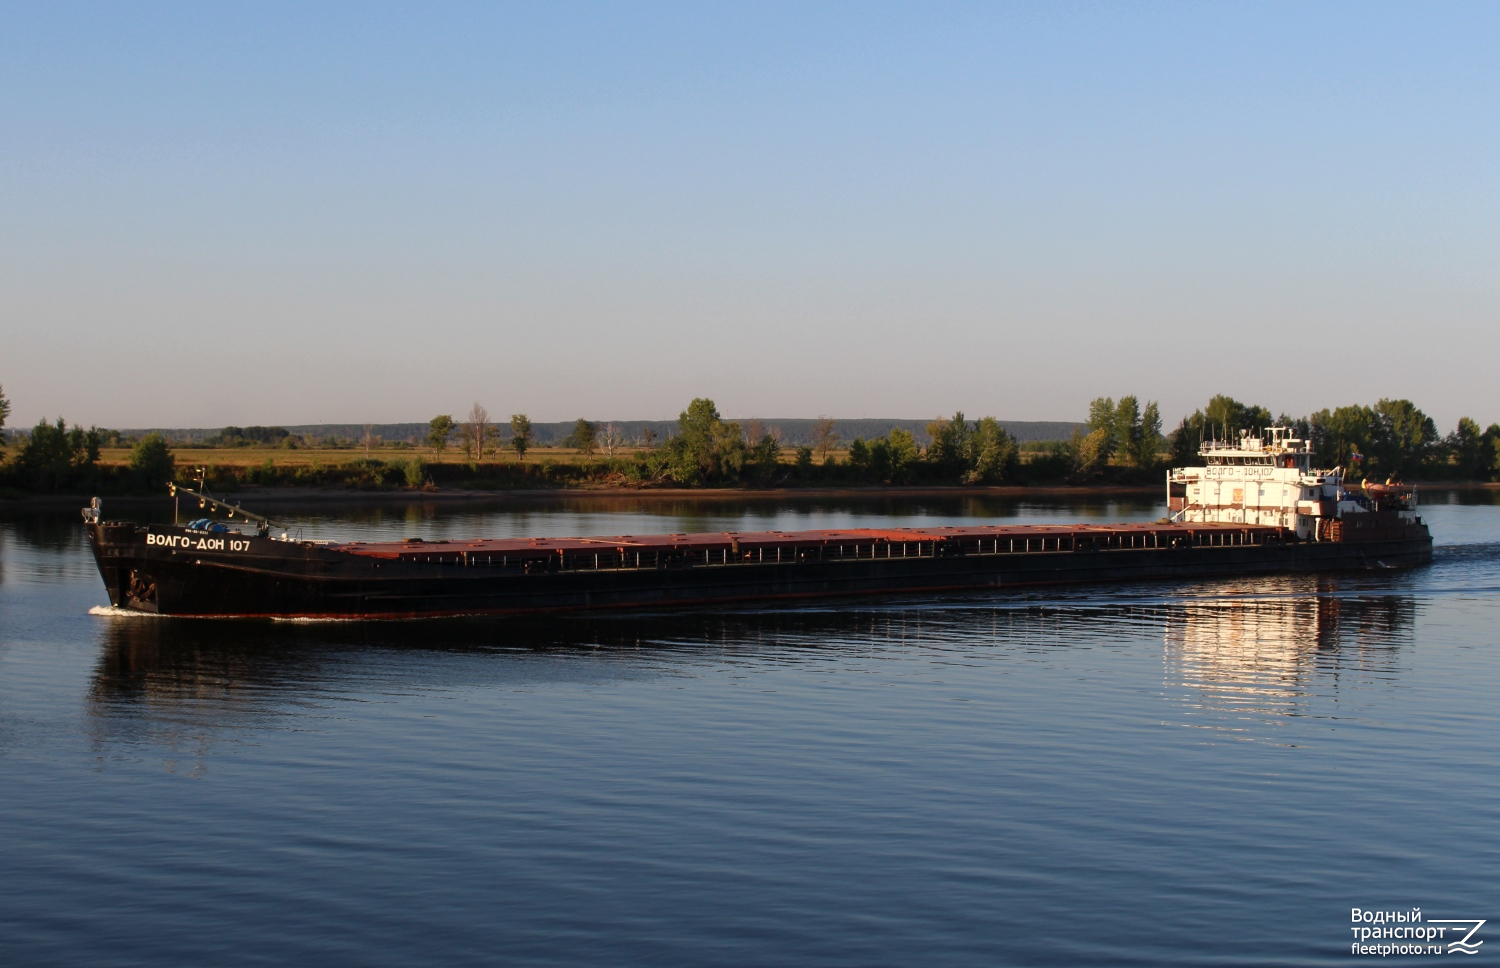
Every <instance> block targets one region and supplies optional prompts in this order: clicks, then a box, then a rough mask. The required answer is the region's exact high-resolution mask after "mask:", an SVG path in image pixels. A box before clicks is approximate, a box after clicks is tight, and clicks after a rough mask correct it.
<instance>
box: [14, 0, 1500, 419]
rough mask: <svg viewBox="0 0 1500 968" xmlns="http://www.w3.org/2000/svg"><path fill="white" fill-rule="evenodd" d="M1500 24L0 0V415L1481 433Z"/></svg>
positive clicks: (1491, 10)
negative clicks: (1099, 404) (701, 403)
mask: <svg viewBox="0 0 1500 968" xmlns="http://www.w3.org/2000/svg"><path fill="white" fill-rule="evenodd" d="M1497 50H1500V5H1496V4H1493V3H1486V4H1462V3H1443V4H1407V5H1395V4H1372V3H1349V4H1339V3H1319V4H1306V3H1295V4H1285V5H1276V4H1203V3H1183V4H1138V5H1129V4H1102V3H1088V4H1077V5H1069V4H1058V3H1046V4H1036V5H1001V4H974V5H964V4H955V5H946V4H935V3H917V4H909V5H883V4H869V3H856V4H847V5H843V4H808V3H789V4H784V5H777V4H773V3H767V2H756V3H750V4H743V5H731V4H704V3H693V4H687V3H684V4H680V5H668V4H629V5H627V4H607V3H599V4H540V3H525V4H515V5H503V4H474V5H454V4H435V3H423V4H412V5H405V6H402V5H389V4H385V5H377V4H371V3H359V4H348V5H335V4H307V3H297V4H288V5H283V6H278V5H275V4H271V3H265V2H257V3H253V4H244V5H240V6H233V5H230V4H201V3H184V4H180V5H160V4H147V3H139V4H117V3H111V4H98V5H69V4H28V3H13V4H9V5H7V6H6V7H4V8H3V10H0V384H3V385H4V387H5V390H6V392H7V393H8V394H9V395H10V396H11V398H12V399H13V401H14V402H15V405H16V413H15V415H14V417H13V418H12V425H13V426H16V425H26V424H30V423H31V422H34V421H35V420H36V419H37V418H38V417H41V416H43V415H52V416H56V415H58V414H61V415H64V416H66V417H68V418H69V419H70V420H79V421H82V422H84V423H95V424H99V425H101V426H117V427H118V426H142V425H172V426H184V425H192V426H215V425H219V424H223V423H237V424H250V423H304V422H314V421H335V420H337V421H395V420H407V419H426V418H427V417H429V416H431V415H432V414H434V413H439V412H450V413H455V414H456V413H461V412H462V411H464V410H466V409H467V407H468V405H469V404H470V403H472V402H473V401H475V400H478V401H480V402H482V403H484V404H485V405H486V406H487V407H488V408H489V409H490V411H491V412H492V413H495V414H499V415H505V414H509V413H511V412H514V411H526V412H528V413H530V414H531V415H532V417H533V418H534V419H544V420H545V419H567V418H572V417H576V416H580V415H584V416H590V417H614V418H649V417H668V416H675V415H676V413H677V411H678V410H679V409H681V408H682V406H683V405H685V403H686V402H687V400H688V399H690V398H691V397H693V396H697V395H706V396H712V397H713V398H715V399H716V400H717V401H718V403H719V404H720V407H721V409H722V410H724V411H725V412H727V413H730V414H733V415H739V416H751V415H760V416H813V415H817V414H820V413H828V414H833V415H835V416H846V417H857V416H931V415H935V414H937V413H940V412H944V413H946V412H951V411H953V410H954V409H957V408H962V409H963V410H964V411H966V412H967V413H969V414H970V415H972V416H978V415H982V414H994V415H997V416H999V417H1002V418H1009V419H1070V418H1071V419H1078V418H1081V417H1082V416H1083V414H1084V410H1085V408H1086V405H1087V402H1088V400H1089V399H1090V398H1092V397H1094V396H1098V395H1113V396H1118V395H1120V394H1122V393H1131V392H1133V393H1136V394H1138V395H1140V396H1141V397H1142V398H1154V399H1158V400H1160V401H1161V403H1162V406H1163V410H1164V413H1165V414H1166V416H1167V417H1168V419H1169V421H1170V422H1175V420H1176V418H1177V417H1178V416H1180V415H1181V414H1182V413H1183V412H1184V411H1186V410H1189V409H1191V408H1192V407H1194V406H1197V405H1200V404H1201V403H1202V402H1203V401H1204V400H1205V399H1206V398H1207V397H1208V396H1209V395H1210V394H1212V393H1215V392H1227V393H1231V394H1233V395H1235V396H1237V397H1240V398H1241V399H1245V400H1249V401H1253V402H1258V403H1262V404H1264V405H1266V406H1268V407H1270V408H1271V409H1272V410H1273V411H1279V410H1286V411H1291V412H1294V413H1303V412H1306V411H1308V410H1310V409H1314V408H1316V407H1320V406H1324V405H1337V404H1341V403H1349V402H1373V401H1374V400H1375V399H1376V398H1377V397H1381V396H1409V397H1411V398H1412V399H1414V400H1415V401H1416V402H1417V403H1418V404H1419V405H1420V406H1422V407H1424V408H1425V409H1427V411H1428V412H1429V413H1431V414H1432V415H1433V416H1434V417H1436V418H1437V419H1438V421H1439V423H1440V425H1441V426H1442V429H1444V430H1447V429H1448V428H1449V427H1451V425H1452V423H1453V421H1454V420H1456V419H1457V417H1459V416H1460V415H1461V414H1470V415H1472V416H1474V417H1476V418H1478V419H1481V420H1482V421H1484V422H1486V423H1487V422H1489V421H1491V420H1500V393H1497V392H1496V379H1495V371H1496V360H1497V358H1500V352H1497V351H1500V326H1497V323H1500V312H1497V310H1500V138H1497V124H1500V57H1497V55H1496V52H1497Z"/></svg>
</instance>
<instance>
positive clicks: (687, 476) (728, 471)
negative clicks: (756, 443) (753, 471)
mask: <svg viewBox="0 0 1500 968" xmlns="http://www.w3.org/2000/svg"><path fill="white" fill-rule="evenodd" d="M661 453H662V460H663V463H664V467H665V469H666V472H667V473H668V474H669V475H670V476H671V477H672V478H673V479H674V480H676V481H678V482H679V483H682V484H707V483H715V482H719V481H732V480H737V479H738V478H739V476H740V472H741V471H742V470H743V469H744V466H745V441H744V440H743V438H742V437H741V435H740V425H739V424H737V423H725V422H724V419H723V418H722V417H721V416H720V415H719V409H718V407H716V406H714V402H713V401H712V400H709V399H707V398H704V397H699V398H698V399H695V400H694V401H693V402H692V403H690V404H688V408H687V409H686V410H684V411H682V413H681V414H680V415H678V417H677V434H676V436H674V437H672V438H671V439H670V440H668V441H667V442H666V444H665V445H664V446H663V447H662V449H661Z"/></svg>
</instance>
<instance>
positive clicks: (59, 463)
mask: <svg viewBox="0 0 1500 968" xmlns="http://www.w3.org/2000/svg"><path fill="white" fill-rule="evenodd" d="M99 443H100V435H99V431H98V430H97V429H96V428H90V429H88V430H84V429H83V428H82V427H74V428H72V429H71V430H69V429H68V425H67V422H66V421H64V420H63V419H62V418H61V417H58V418H57V423H56V424H49V423H47V421H45V420H43V421H41V422H39V423H38V424H37V425H36V426H35V427H33V428H32V429H31V436H30V437H28V438H27V439H26V443H25V444H23V445H22V447H21V452H20V453H19V454H18V455H17V456H16V471H17V474H18V475H19V477H20V479H21V481H22V483H23V484H25V486H27V487H29V488H31V489H33V490H37V491H63V490H66V489H68V488H70V487H73V486H75V485H82V484H88V483H91V479H92V477H93V474H94V470H95V467H96V465H97V464H98V461H99Z"/></svg>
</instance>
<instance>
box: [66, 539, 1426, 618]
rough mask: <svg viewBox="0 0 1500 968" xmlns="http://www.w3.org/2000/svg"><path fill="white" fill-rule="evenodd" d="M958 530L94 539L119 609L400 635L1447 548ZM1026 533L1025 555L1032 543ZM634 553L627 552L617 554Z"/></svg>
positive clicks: (1342, 563)
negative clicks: (363, 622) (458, 622)
mask: <svg viewBox="0 0 1500 968" xmlns="http://www.w3.org/2000/svg"><path fill="white" fill-rule="evenodd" d="M939 530H943V529H939ZM946 530H947V531H950V532H952V534H951V535H944V536H942V537H941V538H940V539H939V540H927V541H925V542H924V541H923V540H922V538H923V537H928V538H930V537H931V536H932V535H931V532H930V531H929V532H928V533H927V534H926V535H918V534H913V535H911V536H910V537H911V538H912V540H910V541H908V540H905V539H906V538H907V537H908V536H907V535H903V534H894V533H892V532H881V533H879V535H878V536H877V535H876V533H875V532H870V533H869V535H871V537H869V538H868V541H867V543H866V544H861V543H860V540H859V534H858V533H855V532H848V533H845V534H844V535H841V536H839V538H838V541H839V543H838V544H837V549H838V551H837V554H835V553H834V548H835V545H834V544H833V543H831V541H830V539H828V538H827V537H826V534H828V533H822V534H824V535H825V537H823V538H822V539H820V540H821V541H822V544H821V545H817V544H814V543H809V541H808V540H803V539H805V538H806V537H807V536H808V535H811V534H812V533H805V534H804V535H801V536H799V535H795V534H787V535H781V534H777V533H770V534H772V535H774V541H773V542H771V543H768V541H769V539H767V540H762V541H761V543H760V545H759V546H758V547H759V551H758V552H757V551H756V550H755V548H756V547H757V546H755V545H752V544H751V543H750V541H749V540H748V538H747V539H746V540H745V541H744V543H743V544H742V541H741V536H728V535H726V536H723V539H722V541H721V542H720V543H719V544H717V545H713V546H705V545H703V544H701V543H700V544H694V545H688V544H683V543H679V544H678V545H674V546H672V548H669V549H668V550H666V551H662V550H661V549H660V548H656V549H655V550H652V551H649V552H647V553H646V555H647V557H646V558H644V559H643V557H642V553H641V552H640V551H635V552H634V553H633V554H634V557H633V558H632V552H631V550H630V549H631V548H634V547H637V546H638V544H639V543H638V542H629V541H625V540H624V539H623V538H622V539H608V540H606V539H570V540H573V541H575V542H584V541H594V542H596V543H598V545H599V546H600V547H601V548H604V549H605V554H604V555H603V557H602V558H601V555H600V554H599V553H598V552H596V551H593V550H592V548H591V547H583V550H582V551H579V550H578V549H577V548H576V547H575V548H573V549H572V550H567V549H562V548H557V547H546V548H542V549H541V550H540V551H539V552H537V553H534V554H531V556H530V557H527V556H525V555H518V554H507V555H498V554H494V553H490V554H485V553H484V551H486V550H489V551H493V549H483V548H479V547H478V545H479V544H480V543H478V542H475V543H473V545H474V548H472V549H469V550H466V549H465V546H463V545H458V544H455V545H448V543H446V542H443V543H435V542H430V543H427V544H425V545H424V544H420V543H419V544H417V545H401V546H399V548H400V550H399V551H390V552H384V551H382V552H376V551H373V550H370V549H371V548H372V547H375V546H368V547H366V548H358V549H356V550H351V548H355V546H353V545H323V544H317V543H309V542H297V541H286V540H276V539H272V538H265V537H257V536H250V535H241V534H237V533H232V532H231V533H227V534H226V533H208V532H197V531H190V530H188V529H185V528H181V527H176V526H163V525H150V526H142V525H134V524H123V523H115V522H105V523H91V524H89V525H88V531H89V540H90V542H91V544H92V546H93V551H94V555H95V558H96V561H97V562H98V565H99V571H100V574H101V576H102V577H103V579H104V583H105V586H106V588H107V589H108V592H109V597H110V602H111V604H112V605H114V606H116V607H118V608H122V609H130V610H135V611H142V612H151V613H156V614H160V615H179V616H199V617H275V618H298V617H303V618H386V619H395V618H421V617H436V616H453V615H485V614H519V613H529V612H548V611H569V610H582V609H610V608H664V607H685V606H701V605H708V604H714V603H727V602H753V601H760V600H775V599H804V598H818V597H831V596H858V595H876V594H893V593H920V592H938V591H964V590H986V589H990V590H993V589H1009V588H1023V587H1028V586H1039V585H1061V584H1081V583H1092V582H1118V581H1131V580H1143V579H1199V578H1206V577H1214V576H1236V575H1264V574H1276V573H1307V572H1327V571H1350V570H1360V569H1386V568H1405V567H1411V566H1415V565H1420V564H1424V563H1426V562H1428V561H1430V560H1431V557H1432V539H1431V537H1430V536H1429V535H1428V533H1427V529H1426V527H1425V526H1423V525H1420V524H1418V525H1416V526H1413V527H1406V528H1400V529H1394V530H1391V531H1389V532H1386V533H1372V534H1369V535H1366V536H1363V539H1362V540H1359V541H1327V542H1296V541H1291V540H1287V538H1286V536H1285V535H1284V534H1281V533H1279V532H1277V531H1275V530H1274V529H1254V528H1236V527H1232V526H1199V527H1196V528H1184V527H1180V526H1162V527H1152V526H1139V525H1129V526H1117V527H1116V529H1115V530H1113V531H1111V530H1109V529H1101V528H1098V527H1097V526H1096V527H1095V528H1093V529H1092V530H1085V529H1084V528H1082V527H1080V528H1078V529H1073V530H1068V529H1057V528H1034V529H1030V531H1027V529H1024V528H1015V527H1012V528H1009V529H988V530H983V529H970V530H968V531H963V532H961V533H960V532H959V530H958V529H946ZM1023 532H1026V534H1027V535H1028V536H1027V537H1025V538H1024V541H1023V540H1020V539H1017V537H1016V535H1018V534H1021V533H1023ZM893 534H894V536H893ZM849 535H853V536H854V537H853V538H852V539H851V538H850V537H849ZM1030 535H1037V536H1039V537H1031V536H1030ZM1127 535H1128V544H1127V537H1126V536H1127ZM626 537H629V536H626ZM670 537H672V538H677V537H680V536H670ZM681 537H685V536H681ZM896 539H901V540H899V541H898V540H896ZM616 540H618V542H619V547H618V549H616V548H613V547H609V542H613V541H616ZM799 542H800V543H799ZM533 544H536V543H535V542H533ZM445 546H446V547H445ZM627 546H629V547H627ZM639 546H640V547H646V546H645V545H639ZM720 546H722V555H721V554H720V551H719V550H718V549H719V548H720ZM390 547H398V546H390ZM580 547H581V546H580ZM731 548H732V549H733V550H732V552H731ZM773 548H774V551H775V554H774V555H772V556H770V557H769V558H768V554H767V552H768V550H771V549H773ZM673 549H676V550H673ZM683 549H686V550H683ZM747 549H748V550H747ZM851 549H852V553H851ZM913 551H914V552H915V553H913ZM554 552H555V554H554ZM590 561H592V567H591V566H590ZM643 561H644V562H645V563H644V564H643Z"/></svg>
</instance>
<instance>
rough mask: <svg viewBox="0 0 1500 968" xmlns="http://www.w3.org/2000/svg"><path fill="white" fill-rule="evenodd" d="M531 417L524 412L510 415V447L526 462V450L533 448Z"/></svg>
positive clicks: (522, 461)
mask: <svg viewBox="0 0 1500 968" xmlns="http://www.w3.org/2000/svg"><path fill="white" fill-rule="evenodd" d="M531 437H532V431H531V418H530V417H528V416H526V415H525V414H524V413H513V414H511V415H510V449H511V450H513V451H515V452H516V456H517V457H518V458H520V460H521V463H523V464H524V463H526V451H528V450H530V449H531Z"/></svg>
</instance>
